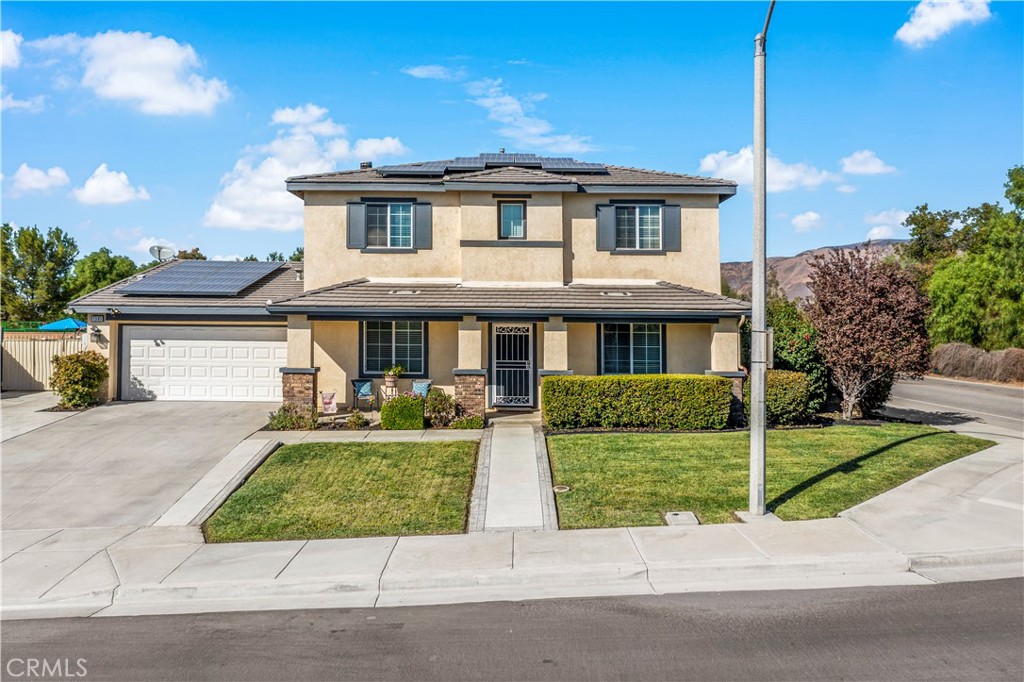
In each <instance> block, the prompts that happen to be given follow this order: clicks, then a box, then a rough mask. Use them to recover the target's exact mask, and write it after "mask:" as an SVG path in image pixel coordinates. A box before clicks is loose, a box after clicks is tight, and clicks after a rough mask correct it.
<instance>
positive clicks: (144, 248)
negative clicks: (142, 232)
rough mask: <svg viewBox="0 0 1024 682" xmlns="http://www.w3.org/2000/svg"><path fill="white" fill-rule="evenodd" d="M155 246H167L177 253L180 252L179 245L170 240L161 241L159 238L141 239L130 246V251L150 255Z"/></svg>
mask: <svg viewBox="0 0 1024 682" xmlns="http://www.w3.org/2000/svg"><path fill="white" fill-rule="evenodd" d="M154 246H166V247H168V248H170V249H171V250H173V251H174V252H175V253H177V251H178V245H177V244H175V243H174V242H173V241H171V240H170V239H161V238H159V237H141V238H140V239H139V241H137V242H135V243H134V244H132V245H131V246H129V247H128V250H129V251H135V252H137V253H145V254H148V253H149V250H150V249H151V248H152V247H154Z"/></svg>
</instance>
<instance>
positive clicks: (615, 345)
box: [601, 324, 662, 374]
mask: <svg viewBox="0 0 1024 682" xmlns="http://www.w3.org/2000/svg"><path fill="white" fill-rule="evenodd" d="M661 330H662V326H661V325H660V324H603V325H601V373H602V374H660V373H661V372H662V368H661Z"/></svg>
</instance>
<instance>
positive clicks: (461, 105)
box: [0, 0, 1024, 261]
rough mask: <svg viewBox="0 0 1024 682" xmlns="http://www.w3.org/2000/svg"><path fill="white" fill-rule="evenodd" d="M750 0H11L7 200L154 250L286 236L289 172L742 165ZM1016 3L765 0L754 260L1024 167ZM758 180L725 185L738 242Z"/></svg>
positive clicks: (736, 248) (218, 247)
mask: <svg viewBox="0 0 1024 682" xmlns="http://www.w3.org/2000/svg"><path fill="white" fill-rule="evenodd" d="M766 8H767V3H766V2H758V3H742V2H724V3H713V4H710V3H709V4H705V3H696V2H692V3H653V4H639V3H631V4H617V3H582V2H580V3H571V4H541V3H529V4H508V5H506V4H499V3H486V4H470V3H460V4H427V3H417V4H397V3H389V4H334V3H313V4H300V3H288V4H284V3H281V4H279V3H256V4H245V3H223V4H206V3H183V4H176V3H151V4H135V3H130V2H124V3H110V4H103V3H72V4H54V3H23V2H5V3H4V6H3V15H2V23H0V28H2V30H3V68H2V71H0V77H2V86H3V102H4V106H3V112H2V114H0V116H2V133H0V134H2V172H3V176H4V179H3V208H2V217H3V220H4V221H10V222H13V223H15V224H17V225H32V224H36V225H39V226H40V227H45V226H50V225H59V226H61V227H62V228H64V229H65V230H67V231H69V232H70V233H71V234H72V235H73V236H74V237H75V238H76V239H77V240H78V243H79V247H80V249H81V250H82V252H83V253H87V252H89V251H92V250H94V249H96V248H99V247H100V246H108V247H110V248H111V249H113V250H114V251H115V252H117V253H124V254H127V255H130V256H132V257H133V258H135V259H136V260H140V261H145V260H148V259H149V257H148V254H147V253H146V248H147V247H148V246H149V245H151V244H153V243H156V242H160V243H169V244H172V245H174V246H176V247H179V248H191V247H193V246H199V247H200V248H201V249H202V250H203V251H204V252H205V253H206V254H207V255H208V256H219V257H234V256H245V255H247V254H250V253H253V254H256V255H257V256H259V257H261V258H262V257H264V256H265V255H266V254H267V253H268V252H269V251H272V250H278V251H284V252H285V253H286V254H287V253H290V252H291V251H292V249H293V248H294V247H296V246H298V245H300V244H301V240H302V235H301V218H302V214H301V202H300V201H299V200H298V199H297V198H294V197H292V196H291V195H288V194H287V193H285V192H284V191H283V184H284V178H285V177H286V176H287V175H289V174H293V173H300V172H320V171H326V170H331V169H335V168H338V169H340V168H351V167H354V166H356V165H358V162H359V161H361V160H367V159H372V160H374V161H375V162H376V163H378V164H380V163H390V162H403V161H414V160H430V159H441V158H450V157H452V156H461V155H471V154H476V153H478V152H485V151H491V152H493V151H497V150H498V148H500V147H504V148H506V149H508V150H509V151H524V152H537V153H555V154H556V155H562V156H573V157H576V158H578V159H581V160H588V161H601V162H605V163H614V164H619V165H626V166H637V167H641V168H653V169H658V170H668V171H675V172H685V173H698V174H704V175H718V176H722V177H731V178H734V179H737V180H739V181H740V182H741V185H742V184H744V183H745V182H747V179H748V178H749V174H750V170H749V149H746V150H745V148H746V147H748V146H749V145H750V144H751V138H752V133H751V126H752V113H751V110H752V104H751V93H752V79H753V75H752V74H753V64H752V55H753V37H754V35H755V34H756V33H757V32H758V30H759V29H760V27H761V24H762V22H763V20H764V13H765V10H766ZM1022 10H1024V8H1022V4H1021V3H1017V2H993V3H991V4H989V3H985V2H980V3H969V2H962V1H955V2H937V1H936V0H929V1H927V2H923V3H920V4H917V3H912V2H909V3H902V2H873V3H838V2H820V3H816V2H781V3H779V5H778V6H777V7H776V11H775V16H774V18H773V22H772V27H771V32H770V39H769V45H768V54H769V61H768V69H769V76H768V78H769V80H768V84H769V102H768V146H769V149H770V152H771V154H772V158H773V160H772V161H770V164H769V189H770V194H769V197H768V214H769V225H768V228H769V236H768V250H769V255H790V254H794V253H797V252H799V251H801V250H804V249H807V248H813V247H816V246H823V245H834V244H845V243H851V242H856V241H861V240H863V239H864V238H866V237H867V236H868V235H869V234H870V235H872V236H874V237H885V236H895V237H901V236H905V232H904V231H903V229H902V228H901V227H900V226H899V222H900V221H901V220H902V218H903V216H904V215H905V212H906V211H909V210H911V209H912V208H913V207H914V206H915V205H917V204H920V203H923V202H928V203H929V204H931V205H932V206H933V207H945V208H962V207H965V206H967V205H974V204H977V203H980V202H982V201H986V200H994V199H997V198H1001V195H1002V183H1003V181H1004V179H1005V177H1004V176H1005V172H1006V170H1007V168H1009V167H1010V166H1012V165H1016V164H1020V163H1022V162H1024V125H1022V121H1024V86H1022V83H1024V11H1022ZM750 210H751V202H750V192H749V186H742V187H741V189H740V192H739V193H738V195H737V196H736V197H734V198H733V199H731V200H729V201H728V202H726V203H725V204H723V206H722V212H721V226H722V229H721V241H722V257H723V260H738V259H746V258H749V256H750V236H749V235H750V221H751V217H750Z"/></svg>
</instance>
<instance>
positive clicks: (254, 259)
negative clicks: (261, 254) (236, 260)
mask: <svg viewBox="0 0 1024 682" xmlns="http://www.w3.org/2000/svg"><path fill="white" fill-rule="evenodd" d="M242 260H243V261H258V260H259V258H257V257H256V256H254V255H252V254H251V253H250V254H249V255H248V256H246V257H245V258H243V259H242Z"/></svg>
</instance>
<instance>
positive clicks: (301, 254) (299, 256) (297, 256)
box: [288, 246, 306, 261]
mask: <svg viewBox="0 0 1024 682" xmlns="http://www.w3.org/2000/svg"><path fill="white" fill-rule="evenodd" d="M305 257H306V249H305V247H303V246H296V247H295V250H294V251H292V255H290V256H288V260H291V261H301V260H303V259H304V258H305Z"/></svg>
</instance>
